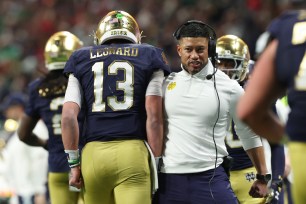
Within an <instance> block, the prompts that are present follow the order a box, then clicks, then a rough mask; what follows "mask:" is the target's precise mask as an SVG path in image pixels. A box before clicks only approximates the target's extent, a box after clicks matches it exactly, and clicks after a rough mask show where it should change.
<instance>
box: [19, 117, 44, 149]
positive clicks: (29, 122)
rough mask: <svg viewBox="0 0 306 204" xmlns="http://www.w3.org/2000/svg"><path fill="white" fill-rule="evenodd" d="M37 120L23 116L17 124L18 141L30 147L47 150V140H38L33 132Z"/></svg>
mask: <svg viewBox="0 0 306 204" xmlns="http://www.w3.org/2000/svg"><path fill="white" fill-rule="evenodd" d="M38 120H39V119H36V118H32V117H30V116H28V115H27V114H25V113H24V114H23V115H22V117H21V120H20V122H19V127H18V129H17V134H18V137H19V139H20V140H21V141H22V142H24V143H26V144H27V145H30V146H38V147H43V148H45V149H47V140H44V139H41V138H39V137H38V136H37V135H36V134H35V133H33V130H34V128H35V126H36V124H37V122H38Z"/></svg>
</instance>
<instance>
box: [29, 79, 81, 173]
mask: <svg viewBox="0 0 306 204" xmlns="http://www.w3.org/2000/svg"><path fill="white" fill-rule="evenodd" d="M41 81H42V79H36V80H34V81H33V82H31V83H30V84H29V87H28V92H29V95H30V97H29V103H28V104H27V107H26V109H25V112H26V114H27V115H29V116H30V117H32V118H36V119H42V120H43V121H44V123H45V124H46V126H47V128H48V133H49V140H48V153H49V156H48V165H49V171H50V172H67V171H69V170H70V168H69V165H68V162H67V156H66V154H65V152H64V145H63V141H62V135H61V113H62V107H63V102H64V94H63V95H59V96H57V97H54V98H44V97H41V96H40V95H39V93H38V88H37V87H38V86H39V85H40V83H41ZM80 117H81V114H80ZM80 119H81V118H80ZM80 128H82V126H80ZM80 131H81V130H80ZM80 141H81V140H80Z"/></svg>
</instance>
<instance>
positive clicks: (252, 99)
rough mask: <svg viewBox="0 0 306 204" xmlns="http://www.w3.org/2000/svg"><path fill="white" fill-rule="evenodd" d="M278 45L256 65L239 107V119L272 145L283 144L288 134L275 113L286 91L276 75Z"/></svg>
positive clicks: (273, 44) (275, 44) (272, 46)
mask: <svg viewBox="0 0 306 204" xmlns="http://www.w3.org/2000/svg"><path fill="white" fill-rule="evenodd" d="M277 45H278V41H277V40H276V39H275V40H273V41H272V42H271V43H270V44H269V45H268V47H267V48H266V49H265V51H264V52H263V54H262V55H261V56H260V58H259V60H258V61H257V62H256V64H255V68H254V72H253V74H252V78H251V79H250V80H249V82H248V85H247V86H246V91H245V94H244V95H243V96H242V97H241V100H240V101H239V103H238V108H237V114H238V117H239V118H240V119H241V120H242V121H244V122H245V123H247V124H248V125H249V126H250V127H251V128H252V129H253V130H254V132H255V133H256V134H258V135H260V136H262V137H265V138H267V139H268V140H269V141H271V142H279V141H280V140H281V138H282V136H283V134H284V126H283V125H282V124H281V123H280V121H279V120H278V118H277V116H276V115H275V114H274V113H273V112H272V110H271V106H272V104H273V102H275V101H276V99H277V98H279V97H280V96H281V95H282V94H284V91H285V90H284V88H281V87H280V86H279V85H278V82H277V79H276V76H275V64H274V61H275V55H276V50H277Z"/></svg>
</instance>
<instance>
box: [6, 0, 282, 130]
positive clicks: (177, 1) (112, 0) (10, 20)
mask: <svg viewBox="0 0 306 204" xmlns="http://www.w3.org/2000/svg"><path fill="white" fill-rule="evenodd" d="M287 1H288V0H145V1H139V0H121V1H119V0H22V1H20V0H1V1H0V104H1V103H2V101H3V99H4V98H5V96H6V95H8V94H9V93H10V92H26V87H27V84H28V83H29V82H30V81H31V80H32V79H33V78H36V77H38V76H40V75H42V74H44V73H46V71H47V70H46V68H45V67H44V60H43V51H44V45H45V43H46V41H47V39H48V38H49V37H50V36H51V35H52V34H53V33H54V32H56V31H60V30H68V31H71V32H72V33H74V34H76V35H77V36H78V37H79V38H80V39H81V40H83V42H84V45H85V46H86V45H91V44H93V38H92V36H90V35H91V34H92V32H93V31H94V30H95V29H96V26H97V24H98V22H99V21H100V19H101V18H102V16H104V15H105V14H106V13H108V12H109V11H111V10H125V11H127V12H129V13H130V14H132V15H133V16H134V17H135V19H136V20H137V22H138V24H139V26H140V29H141V30H142V31H143V35H144V36H145V37H144V38H143V39H142V42H143V43H150V44H152V45H155V46H158V47H161V48H163V49H164V50H165V52H166V55H167V57H168V61H169V62H170V64H171V67H172V69H173V70H174V71H176V70H177V68H178V67H179V64H178V61H179V58H178V57H177V53H176V46H175V41H174V39H173V37H172V33H173V32H174V31H175V29H176V28H177V27H178V26H179V25H180V24H182V23H184V22H185V21H186V20H191V19H197V20H202V21H203V22H205V23H208V24H209V25H211V26H212V27H213V28H215V30H216V33H217V36H221V35H224V34H234V35H237V36H239V37H241V38H242V39H244V40H245V41H246V42H247V44H248V45H249V47H250V51H251V55H252V56H254V50H255V43H256V40H257V38H258V36H259V35H260V34H261V33H262V32H263V31H264V30H265V28H266V26H267V25H268V24H269V22H270V21H271V19H272V18H274V17H275V16H277V15H278V14H279V13H280V12H282V11H283V10H284V9H285V8H286V6H287ZM0 115H1V114H0ZM0 126H1V125H0ZM0 128H1V127H0Z"/></svg>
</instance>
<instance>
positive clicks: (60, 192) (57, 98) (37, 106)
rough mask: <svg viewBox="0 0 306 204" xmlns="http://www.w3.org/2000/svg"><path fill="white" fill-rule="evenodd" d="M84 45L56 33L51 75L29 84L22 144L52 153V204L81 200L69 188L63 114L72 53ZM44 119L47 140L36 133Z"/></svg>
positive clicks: (48, 51)
mask: <svg viewBox="0 0 306 204" xmlns="http://www.w3.org/2000/svg"><path fill="white" fill-rule="evenodd" d="M82 45H83V43H82V41H81V40H80V39H79V38H77V37H76V36H75V35H74V34H72V33H70V32H68V31H59V32H56V33H54V34H53V35H52V36H51V37H50V38H49V39H48V41H47V42H46V45H45V50H44V57H45V65H46V68H47V69H48V71H49V72H48V74H47V75H46V76H44V77H41V78H38V79H36V80H34V81H33V82H31V83H30V84H29V87H28V92H29V103H28V104H27V106H26V110H25V114H23V116H22V118H21V121H20V126H19V128H18V135H19V138H20V140H21V141H23V142H24V143H26V144H28V145H31V146H40V147H43V148H45V149H47V150H48V153H49V157H48V166H49V173H48V187H49V193H50V200H51V203H52V204H53V203H54V204H57V203H61V204H76V203H78V200H79V197H80V193H79V192H76V191H75V190H74V189H73V188H69V172H70V168H69V165H68V162H67V157H66V154H65V152H64V146H63V141H62V132H61V113H62V107H63V102H64V95H65V91H66V87H67V82H68V80H67V78H66V77H65V76H64V74H63V69H64V66H65V63H66V61H67V60H68V58H69V57H70V55H71V54H72V52H74V51H75V50H76V49H78V48H80V47H81V46H82ZM80 117H81V116H80ZM40 119H42V120H43V121H44V122H45V124H46V125H47V128H48V132H49V138H48V139H47V140H42V139H41V138H39V137H37V134H35V133H34V132H33V128H34V127H35V125H36V124H37V122H38V121H39V120H40ZM80 127H81V126H80ZM80 131H81V130H80ZM81 145H82V143H81V142H80V146H81Z"/></svg>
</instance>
